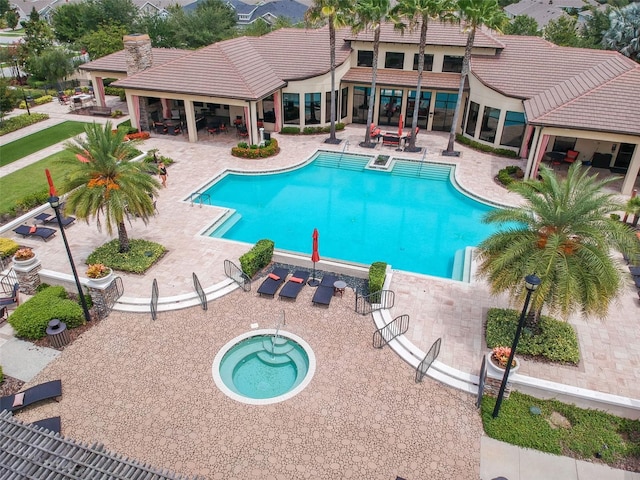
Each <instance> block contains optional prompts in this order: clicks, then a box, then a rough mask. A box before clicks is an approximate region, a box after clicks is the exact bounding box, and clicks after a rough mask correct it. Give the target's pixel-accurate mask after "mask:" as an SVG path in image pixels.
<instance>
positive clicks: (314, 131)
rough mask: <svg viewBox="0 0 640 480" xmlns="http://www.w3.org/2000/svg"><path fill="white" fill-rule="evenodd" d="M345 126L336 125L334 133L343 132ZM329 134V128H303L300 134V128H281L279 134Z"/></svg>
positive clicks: (342, 124) (341, 124)
mask: <svg viewBox="0 0 640 480" xmlns="http://www.w3.org/2000/svg"><path fill="white" fill-rule="evenodd" d="M345 126H346V125H345V124H344V123H340V122H339V123H336V131H337V132H338V131H340V130H344V127H345ZM329 132H331V126H326V127H304V129H303V130H302V132H300V127H282V129H281V130H280V133H281V134H284V135H300V134H301V133H302V135H317V134H318V133H329Z"/></svg>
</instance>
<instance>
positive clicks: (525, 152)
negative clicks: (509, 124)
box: [520, 125, 533, 158]
mask: <svg viewBox="0 0 640 480" xmlns="http://www.w3.org/2000/svg"><path fill="white" fill-rule="evenodd" d="M532 133H533V125H527V126H526V127H525V129H524V138H523V139H522V145H520V158H528V157H529V139H530V138H531V134H532Z"/></svg>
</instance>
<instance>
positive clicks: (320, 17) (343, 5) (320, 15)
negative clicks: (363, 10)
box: [305, 0, 353, 143]
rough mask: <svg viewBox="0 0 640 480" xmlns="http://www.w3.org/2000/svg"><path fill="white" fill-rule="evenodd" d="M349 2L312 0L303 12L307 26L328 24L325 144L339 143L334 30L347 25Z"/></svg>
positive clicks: (349, 9) (344, 0)
mask: <svg viewBox="0 0 640 480" xmlns="http://www.w3.org/2000/svg"><path fill="white" fill-rule="evenodd" d="M352 10H353V9H352V4H351V1H350V0H313V5H312V6H311V7H309V9H308V10H307V11H306V12H305V21H306V22H307V24H313V23H316V22H319V21H325V20H326V21H327V23H328V24H329V48H330V63H331V128H330V130H329V138H328V139H327V140H326V143H340V140H338V139H337V138H336V28H341V27H344V26H346V25H347V24H348V23H349V17H348V12H350V11H352Z"/></svg>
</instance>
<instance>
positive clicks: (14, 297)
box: [0, 283, 20, 307]
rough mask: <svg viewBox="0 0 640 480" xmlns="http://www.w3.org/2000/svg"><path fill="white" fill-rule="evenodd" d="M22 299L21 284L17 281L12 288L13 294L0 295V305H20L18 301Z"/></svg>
mask: <svg viewBox="0 0 640 480" xmlns="http://www.w3.org/2000/svg"><path fill="white" fill-rule="evenodd" d="M19 300H20V285H18V284H17V283H14V284H13V288H12V289H11V294H10V295H8V296H2V297H0V307H8V306H9V305H18V301H19Z"/></svg>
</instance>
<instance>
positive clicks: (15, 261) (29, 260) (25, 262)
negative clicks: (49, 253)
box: [13, 255, 38, 268]
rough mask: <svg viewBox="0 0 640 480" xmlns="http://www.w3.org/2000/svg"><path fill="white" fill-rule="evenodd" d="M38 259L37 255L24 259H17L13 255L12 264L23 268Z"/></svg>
mask: <svg viewBox="0 0 640 480" xmlns="http://www.w3.org/2000/svg"><path fill="white" fill-rule="evenodd" d="M37 261H38V256H37V255H34V256H33V257H31V258H27V259H26V260H18V259H17V258H16V257H13V264H14V265H15V266H17V267H20V268H24V267H28V266H30V265H33V264H34V263H36V262H37Z"/></svg>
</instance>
